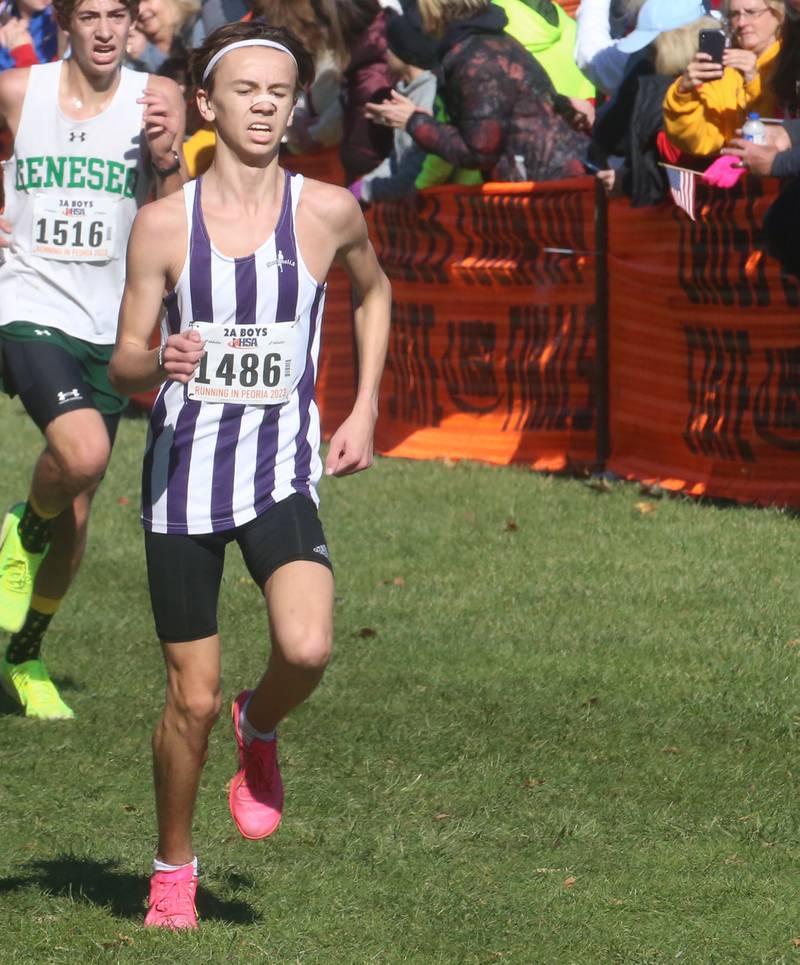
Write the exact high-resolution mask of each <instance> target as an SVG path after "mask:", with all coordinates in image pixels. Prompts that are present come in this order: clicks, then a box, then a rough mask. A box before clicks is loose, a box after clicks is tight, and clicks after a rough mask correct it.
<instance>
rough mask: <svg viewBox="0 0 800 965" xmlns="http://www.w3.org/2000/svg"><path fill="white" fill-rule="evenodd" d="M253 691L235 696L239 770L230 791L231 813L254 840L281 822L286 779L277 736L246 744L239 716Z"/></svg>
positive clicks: (234, 713) (272, 829)
mask: <svg viewBox="0 0 800 965" xmlns="http://www.w3.org/2000/svg"><path fill="white" fill-rule="evenodd" d="M251 692H252V691H250V690H243V691H242V692H241V693H240V694H239V696H238V697H237V698H236V700H234V702H233V707H232V712H233V732H234V734H235V735H236V743H237V744H238V745H239V770H238V771H237V772H236V774H234V776H233V780H232V781H231V786H230V791H229V792H228V805H229V806H230V809H231V817H232V818H233V821H234V824H235V825H236V827H237V828H238V829H239V831H240V832H241V834H243V835H244V837H246V838H250V840H251V841H256V840H258V839H259V838H266V837H268V836H269V835H270V834H272V832H273V831H275V830H276V829H277V827H278V825H279V824H280V823H281V814H282V812H283V781H282V780H281V772H280V770H279V769H278V744H277V741H276V740H271V741H262V740H253V741H251V742H250V744H245V742H244V738H243V737H242V732H241V731H240V730H239V718H240V716H241V714H242V711H243V710H244V707H245V704H246V703H247V701H248V700H249V698H250V694H251Z"/></svg>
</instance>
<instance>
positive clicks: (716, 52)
mask: <svg viewBox="0 0 800 965" xmlns="http://www.w3.org/2000/svg"><path fill="white" fill-rule="evenodd" d="M697 49H698V52H699V53H702V54H710V55H711V60H712V61H713V62H714V63H715V64H720V65H722V52H723V51H724V50H725V31H724V30H701V31H700V33H699V35H698V48H697Z"/></svg>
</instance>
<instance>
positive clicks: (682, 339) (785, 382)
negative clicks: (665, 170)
mask: <svg viewBox="0 0 800 965" xmlns="http://www.w3.org/2000/svg"><path fill="white" fill-rule="evenodd" d="M765 191H766V192H767V193H766V194H765V193H764V192H765ZM774 191H775V188H774V185H771V184H769V183H768V184H767V185H766V187H765V185H764V182H760V181H759V180H757V179H754V178H751V179H748V180H746V181H745V182H744V187H740V188H737V190H736V191H733V192H732V191H719V190H716V191H715V190H712V189H707V188H705V187H703V186H701V187H700V188H699V189H698V198H697V210H698V212H699V214H698V220H697V223H696V224H693V223H692V222H691V221H689V219H688V218H687V217H686V215H685V214H683V212H681V211H679V210H678V209H677V208H675V207H674V206H672V205H671V204H670V205H663V206H662V207H660V208H658V209H653V208H644V209H642V208H640V209H634V208H631V207H629V205H628V203H627V201H617V202H613V203H612V205H611V207H610V211H609V219H608V220H609V239H608V252H609V254H608V284H609V293H610V295H609V346H610V349H609V354H610V372H609V384H610V397H609V412H610V436H611V456H610V459H609V461H608V464H609V467H610V468H611V469H612V470H614V471H615V472H617V473H619V474H620V475H622V476H625V477H627V478H630V479H639V480H644V481H647V482H657V483H660V484H661V485H662V486H664V487H666V488H669V489H676V490H683V491H686V492H689V493H692V494H695V495H702V494H707V495H710V496H714V497H722V498H729V499H733V500H741V501H747V502H754V503H759V504H770V503H775V504H789V505H794V506H797V505H800V472H799V471H798V469H800V460H799V459H798V453H800V329H798V318H800V291H798V287H797V285H796V284H795V282H794V281H793V280H790V279H788V278H785V277H782V276H781V274H780V272H779V270H778V266H777V264H776V262H775V261H773V260H771V259H768V258H767V257H766V256H763V255H762V254H761V252H760V250H759V243H760V239H759V228H760V225H761V223H762V221H763V215H764V212H765V210H766V208H767V206H768V204H769V202H770V201H771V200H772V198H773V197H774Z"/></svg>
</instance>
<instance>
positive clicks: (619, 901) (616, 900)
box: [610, 898, 625, 905]
mask: <svg viewBox="0 0 800 965" xmlns="http://www.w3.org/2000/svg"><path fill="white" fill-rule="evenodd" d="M610 900H611V904H612V905H624V904H625V902H624V901H623V900H622V899H621V898H611V899H610Z"/></svg>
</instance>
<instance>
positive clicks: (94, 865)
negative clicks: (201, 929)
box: [0, 855, 261, 925]
mask: <svg viewBox="0 0 800 965" xmlns="http://www.w3.org/2000/svg"><path fill="white" fill-rule="evenodd" d="M118 866H119V862H117V861H95V860H93V859H92V858H80V857H77V856H76V855H59V856H58V857H56V858H53V859H51V860H36V861H30V862H28V863H27V864H26V865H25V867H24V869H23V870H24V873H23V874H22V875H19V876H17V877H14V878H0V895H5V894H10V893H12V892H15V891H20V890H22V889H24V888H30V887H36V888H39V890H40V891H41V892H42V893H43V894H47V895H53V896H54V897H56V898H69V899H70V900H72V901H75V902H80V901H85V902H88V903H89V904H92V905H96V906H97V907H98V908H105V909H107V910H108V911H109V912H110V913H111V914H112V915H114V916H115V917H117V918H133V919H143V918H144V912H145V908H146V906H147V901H146V899H147V893H148V879H147V878H146V877H144V876H142V875H133V874H129V873H128V872H124V871H118V870H117V868H118ZM197 911H198V913H199V915H200V917H201V918H203V919H205V920H206V921H224V922H228V923H229V924H236V925H238V924H253V923H255V922H257V921H259V920H260V918H261V916H260V915H259V914H258V912H256V911H255V909H254V908H253V907H252V906H251V905H249V904H248V903H247V902H246V901H226V900H224V899H221V898H218V897H217V896H216V895H215V894H213V892H210V891H208V890H207V889H206V888H203V887H202V885H201V886H200V887H199V888H198V890H197Z"/></svg>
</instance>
